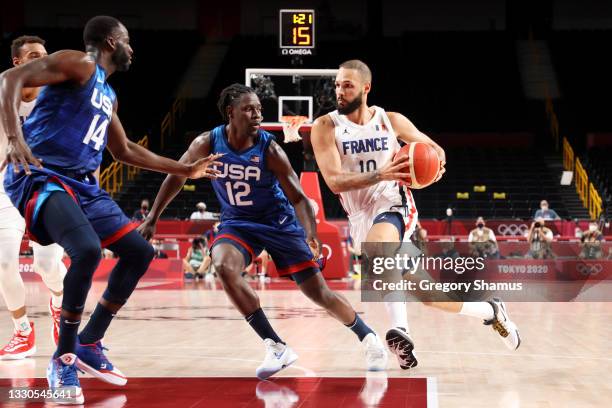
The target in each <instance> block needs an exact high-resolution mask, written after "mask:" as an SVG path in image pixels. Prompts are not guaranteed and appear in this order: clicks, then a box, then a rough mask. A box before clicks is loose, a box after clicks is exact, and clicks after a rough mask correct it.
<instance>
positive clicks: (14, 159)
mask: <svg viewBox="0 0 612 408" xmlns="http://www.w3.org/2000/svg"><path fill="white" fill-rule="evenodd" d="M7 158H8V157H7ZM10 160H11V164H12V165H13V172H14V173H15V174H17V173H19V158H17V157H15V154H14V153H11V155H10Z"/></svg>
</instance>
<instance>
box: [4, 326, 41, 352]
mask: <svg viewBox="0 0 612 408" xmlns="http://www.w3.org/2000/svg"><path fill="white" fill-rule="evenodd" d="M30 328H32V331H30V334H22V333H21V332H18V331H16V332H15V333H14V334H13V338H12V339H11V341H9V343H8V344H7V345H6V346H4V348H3V349H2V350H0V360H20V359H22V358H26V357H29V356H31V355H33V354H34V353H36V344H35V343H34V339H35V335H34V323H32V322H30Z"/></svg>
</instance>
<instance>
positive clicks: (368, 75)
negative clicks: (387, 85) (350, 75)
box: [340, 59, 372, 82]
mask: <svg viewBox="0 0 612 408" xmlns="http://www.w3.org/2000/svg"><path fill="white" fill-rule="evenodd" d="M340 68H345V69H354V70H355V71H357V72H359V75H360V76H361V79H363V82H372V71H370V67H368V65H367V64H366V63H365V62H363V61H361V60H358V59H354V60H348V61H345V62H343V63H342V64H340Z"/></svg>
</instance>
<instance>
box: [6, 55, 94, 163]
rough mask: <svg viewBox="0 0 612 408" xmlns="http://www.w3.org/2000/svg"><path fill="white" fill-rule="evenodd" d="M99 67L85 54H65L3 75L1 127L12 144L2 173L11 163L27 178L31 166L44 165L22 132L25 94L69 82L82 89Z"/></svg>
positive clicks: (13, 69)
mask: <svg viewBox="0 0 612 408" xmlns="http://www.w3.org/2000/svg"><path fill="white" fill-rule="evenodd" d="M95 67H96V64H95V62H94V61H93V60H92V59H91V58H90V57H88V56H87V54H85V53H84V52H81V51H72V50H65V51H58V52H56V53H53V54H51V55H49V56H46V57H43V58H39V59H37V60H34V61H31V62H29V63H28V64H22V65H19V66H17V67H15V68H11V69H9V70H7V71H4V72H3V73H2V74H0V118H2V124H1V126H0V127H2V128H4V131H5V133H6V135H7V138H8V142H9V144H8V149H7V154H6V160H5V161H4V162H3V163H2V164H1V166H0V171H1V170H3V169H4V167H5V166H6V165H7V164H9V163H12V164H13V165H15V171H18V166H17V165H18V164H21V165H22V166H23V168H24V170H25V172H26V173H27V174H30V168H29V166H28V163H32V164H34V165H36V166H38V167H40V166H41V164H40V161H39V160H38V159H37V158H35V157H34V156H32V152H31V151H30V149H29V147H28V146H27V144H26V143H25V141H24V139H23V133H22V132H21V124H20V123H19V117H18V111H19V104H20V103H21V90H22V89H23V88H24V87H38V86H43V85H52V84H57V83H60V82H66V81H71V82H74V83H76V84H81V85H82V84H84V83H85V82H87V80H89V78H90V77H91V75H92V74H93V73H94V71H95ZM0 133H1V132H0Z"/></svg>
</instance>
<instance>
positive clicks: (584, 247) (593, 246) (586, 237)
mask: <svg viewBox="0 0 612 408" xmlns="http://www.w3.org/2000/svg"><path fill="white" fill-rule="evenodd" d="M603 240H604V237H603V234H602V233H601V231H599V227H598V226H597V223H596V222H591V223H590V224H589V229H588V231H585V232H584V233H583V234H582V238H581V239H580V247H581V250H580V254H579V255H578V257H579V258H580V259H599V258H603V249H602V247H601V243H602V241H603Z"/></svg>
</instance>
